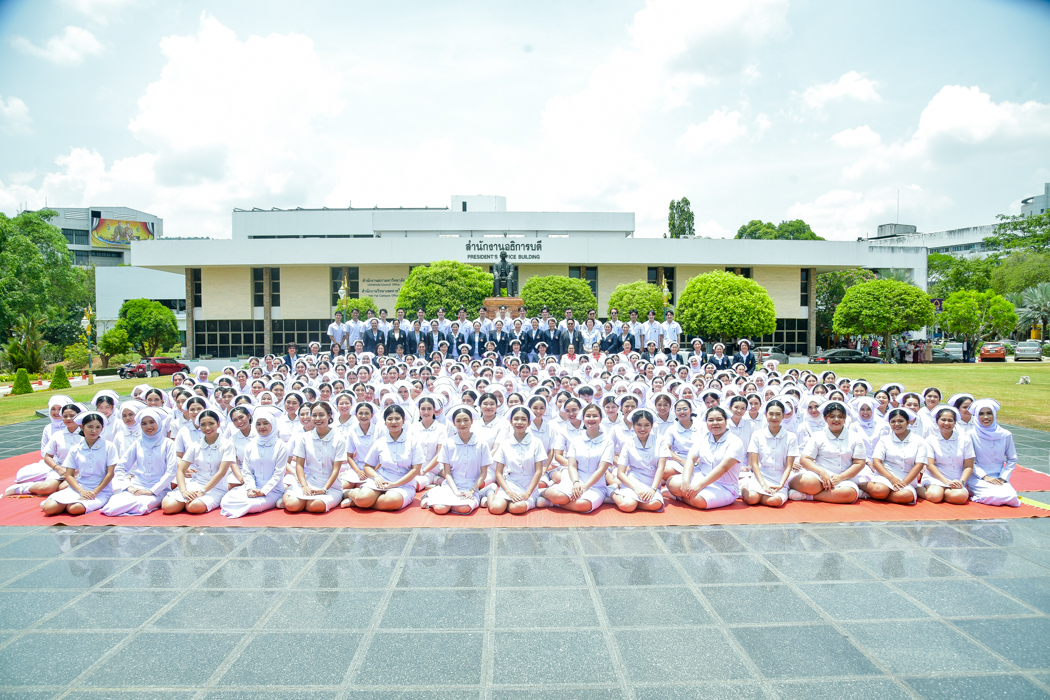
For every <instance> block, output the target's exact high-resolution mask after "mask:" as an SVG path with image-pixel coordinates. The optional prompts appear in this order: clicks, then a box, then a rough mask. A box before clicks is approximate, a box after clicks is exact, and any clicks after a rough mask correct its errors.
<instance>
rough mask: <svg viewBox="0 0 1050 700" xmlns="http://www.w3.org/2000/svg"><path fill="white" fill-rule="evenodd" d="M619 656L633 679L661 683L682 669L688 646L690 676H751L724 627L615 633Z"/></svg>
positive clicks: (699, 678) (712, 678)
mask: <svg viewBox="0 0 1050 700" xmlns="http://www.w3.org/2000/svg"><path fill="white" fill-rule="evenodd" d="M615 638H616V645H617V646H618V647H619V649H620V658H622V659H623V660H624V667H625V670H626V672H627V678H628V680H630V681H631V682H632V683H659V682H662V681H664V680H666V679H667V678H672V677H676V676H677V675H678V674H680V673H681V670H682V654H683V651H684V650H688V654H689V671H688V673H689V679H690V680H691V681H694V682H697V683H700V682H704V681H726V680H735V679H746V678H751V677H752V676H751V672H750V671H749V670H748V668H747V665H746V664H745V662H744V660H743V659H741V658H740V655H739V654H738V653H737V652H736V650H735V649H734V648H733V646H732V645H731V644H730V642H729V639H728V638H727V637H726V633H725V632H724V631H723V630H721V629H716V628H712V627H704V628H699V629H653V630H648V631H644V632H637V631H627V630H621V631H619V632H616V633H615Z"/></svg>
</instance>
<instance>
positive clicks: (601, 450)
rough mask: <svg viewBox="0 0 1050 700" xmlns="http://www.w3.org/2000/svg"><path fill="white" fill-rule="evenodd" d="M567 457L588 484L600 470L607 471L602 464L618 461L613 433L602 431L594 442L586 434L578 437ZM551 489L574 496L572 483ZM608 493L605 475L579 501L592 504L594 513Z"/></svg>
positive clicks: (582, 479)
mask: <svg viewBox="0 0 1050 700" xmlns="http://www.w3.org/2000/svg"><path fill="white" fill-rule="evenodd" d="M566 456H567V457H568V458H569V459H575V460H576V474H577V476H579V477H580V481H581V482H582V483H584V484H585V483H587V482H588V481H589V480H590V479H591V477H593V476H594V473H595V472H597V471H599V470H601V471H603V472H604V471H605V469H603V468H602V466H601V465H602V464H612V463H613V462H614V461H615V459H616V452H615V447H614V445H613V439H612V433H611V431H607V430H602V432H600V433H598V435H597V437H595V438H594V439H593V440H592V439H591V438H589V437H587V433H586V432H584V433H583V434H582V435H577V436H576V438H575V439H573V441H572V442H571V443H569V450H568V452H567V454H566ZM551 488H552V489H555V490H557V491H559V492H561V493H564V494H565V495H566V496H568V495H571V494H572V481H571V480H569V479H563V480H561V481H559V482H558V483H557V484H554V485H553V486H551ZM608 493H609V488H608V486H607V485H606V483H605V475H604V473H603V475H602V476H601V477H599V478H598V480H597V481H596V482H594V485H593V486H591V487H590V488H589V489H587V490H586V491H584V492H583V493H582V494H580V498H579V500H581V501H588V502H590V504H591V511H593V510H594V509H595V508H597V507H598V506H600V505H601V504H602V503H603V502H604V501H605V497H606V495H607V494H608ZM588 512H590V511H588Z"/></svg>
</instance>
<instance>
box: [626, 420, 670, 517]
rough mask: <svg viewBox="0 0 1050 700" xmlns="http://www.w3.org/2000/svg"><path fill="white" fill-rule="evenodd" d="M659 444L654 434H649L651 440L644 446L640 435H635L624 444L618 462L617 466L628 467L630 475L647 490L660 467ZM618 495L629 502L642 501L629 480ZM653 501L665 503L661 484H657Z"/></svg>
mask: <svg viewBox="0 0 1050 700" xmlns="http://www.w3.org/2000/svg"><path fill="white" fill-rule="evenodd" d="M658 443H659V440H658V439H657V437H656V435H655V434H654V433H650V434H649V439H648V440H646V442H645V444H644V445H643V444H642V443H641V441H640V440H639V439H638V435H634V436H633V437H631V439H630V440H628V441H626V442H625V443H624V446H623V450H622V451H621V452H620V457H619V459H618V461H617V464H619V465H621V466H625V467H627V473H628V475H629V476H630V477H632V478H633V479H634V480H635V481H637V482H638V484H639V485H641V486H642V487H645V488H651V487H652V485H653V479H654V478H655V477H656V470H657V469H658V468H659V466H660V448H659V444H658ZM616 494H617V495H618V496H620V497H622V498H624V499H627V500H634V501H639V500H641V499H639V498H638V493H637V492H636V491H635V490H634V487H633V486H632V485H631V483H630V481H629V480H624V481H623V482H622V483H621V485H620V488H618V489H616ZM653 500H654V501H657V502H659V503H660V504H663V502H664V497H663V495H662V494H661V493H660V487H659V484H657V487H656V495H655V496H654V497H653Z"/></svg>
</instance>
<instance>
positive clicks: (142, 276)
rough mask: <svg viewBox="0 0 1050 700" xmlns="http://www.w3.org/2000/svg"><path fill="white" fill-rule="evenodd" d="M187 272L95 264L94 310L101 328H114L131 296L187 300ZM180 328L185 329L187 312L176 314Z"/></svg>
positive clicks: (104, 329) (134, 297)
mask: <svg viewBox="0 0 1050 700" xmlns="http://www.w3.org/2000/svg"><path fill="white" fill-rule="evenodd" d="M185 298H186V277H185V275H180V274H175V273H171V272H160V271H159V270H150V269H149V268H145V267H96V268H95V313H96V318H97V319H98V324H99V330H100V331H103V332H104V331H106V330H109V329H110V328H112V327H113V324H114V323H116V321H117V314H119V313H120V307H121V305H122V304H123V303H124V302H125V301H127V300H128V299H153V300H157V299H185ZM175 318H177V319H178V321H179V330H181V331H184V330H186V314H185V313H176V314H175Z"/></svg>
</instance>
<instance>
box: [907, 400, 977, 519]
mask: <svg viewBox="0 0 1050 700" xmlns="http://www.w3.org/2000/svg"><path fill="white" fill-rule="evenodd" d="M933 419H934V420H935V421H936V422H937V434H936V435H931V436H929V437H928V438H926V442H927V443H929V446H930V458H929V463H928V464H927V465H926V471H924V472H923V474H922V481H921V483H920V485H919V486H916V487H915V491H916V493H918V494H919V498H922V499H925V500H927V501H930V502H931V503H941V502H944V503H951V504H954V505H957V506H961V505H963V504H965V503H966V502H967V501H968V500H970V492H969V491H967V490H966V480H967V479H969V478H970V474H972V473H973V459H974V451H973V442H972V441H971V440H970V436H969V435H967V434H966V433H965V432H964V431H963V430H962V429H961V428H959V427H958V422H959V420H958V419H959V411H958V409H955V408H952V407H951V406H941V407H940V408H936V409H934V410H933Z"/></svg>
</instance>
